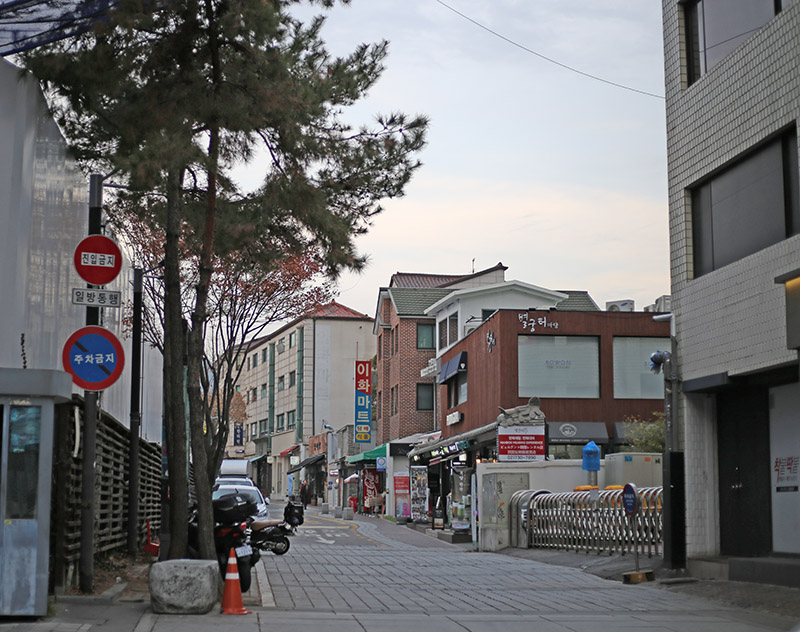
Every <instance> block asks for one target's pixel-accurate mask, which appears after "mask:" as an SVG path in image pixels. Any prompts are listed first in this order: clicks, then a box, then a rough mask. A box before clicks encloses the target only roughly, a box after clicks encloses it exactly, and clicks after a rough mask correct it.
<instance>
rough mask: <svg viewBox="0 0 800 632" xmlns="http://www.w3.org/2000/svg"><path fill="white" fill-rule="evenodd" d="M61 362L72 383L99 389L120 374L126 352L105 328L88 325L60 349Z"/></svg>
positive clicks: (114, 380) (90, 388)
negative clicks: (70, 376)
mask: <svg viewBox="0 0 800 632" xmlns="http://www.w3.org/2000/svg"><path fill="white" fill-rule="evenodd" d="M61 363H62V364H63V365H64V370H65V371H66V372H67V373H70V374H71V375H72V382H73V383H74V384H76V385H77V386H80V387H81V388H83V389H85V390H87V391H102V390H103V389H106V388H108V387H109V386H111V385H112V384H113V383H114V382H116V381H117V379H118V378H119V376H120V375H121V374H122V369H123V367H124V366H125V354H124V352H123V350H122V345H121V344H120V342H119V340H118V339H117V337H116V336H115V335H114V334H112V333H111V332H110V331H108V329H104V328H103V327H95V326H88V327H82V328H81V329H79V330H78V331H76V332H75V333H74V334H72V335H71V336H70V337H69V339H68V340H67V342H66V344H64V350H63V351H62V352H61Z"/></svg>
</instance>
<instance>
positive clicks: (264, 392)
mask: <svg viewBox="0 0 800 632" xmlns="http://www.w3.org/2000/svg"><path fill="white" fill-rule="evenodd" d="M266 396H267V385H266V384H262V385H261V399H264V398H266Z"/></svg>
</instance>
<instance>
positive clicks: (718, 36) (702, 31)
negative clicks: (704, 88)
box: [683, 0, 791, 85]
mask: <svg viewBox="0 0 800 632" xmlns="http://www.w3.org/2000/svg"><path fill="white" fill-rule="evenodd" d="M789 4H791V0H690V1H688V2H684V3H683V18H684V24H685V37H686V41H685V43H684V47H685V49H686V61H687V70H688V76H687V79H688V82H689V85H691V84H692V83H694V82H695V81H697V80H698V79H699V78H700V77H702V76H703V75H704V74H705V73H706V72H708V71H709V70H711V69H712V68H713V67H714V66H715V65H717V64H718V63H719V62H720V61H722V60H723V59H724V58H725V57H727V56H728V55H729V54H730V53H732V52H733V51H734V50H735V49H737V48H739V46H741V45H742V44H743V43H744V42H745V41H747V40H748V39H750V38H751V37H752V36H753V34H754V33H755V32H756V31H757V30H759V29H760V28H761V27H762V26H764V25H765V24H766V23H767V22H769V21H770V20H771V19H772V18H773V17H774V16H775V15H776V14H777V13H778V12H779V11H781V10H782V9H784V8H786V7H787V6H788V5H789Z"/></svg>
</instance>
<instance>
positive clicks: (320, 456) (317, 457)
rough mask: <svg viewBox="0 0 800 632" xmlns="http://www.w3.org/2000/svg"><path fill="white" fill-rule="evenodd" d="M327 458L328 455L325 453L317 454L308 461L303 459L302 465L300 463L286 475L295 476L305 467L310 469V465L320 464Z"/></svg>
mask: <svg viewBox="0 0 800 632" xmlns="http://www.w3.org/2000/svg"><path fill="white" fill-rule="evenodd" d="M325 456H326V455H325V453H324V452H323V453H322V454H315V455H314V456H310V457H308V458H307V459H303V460H302V461H300V463H298V464H297V465H295V466H294V467H292V468H291V469H289V470H287V472H286V473H287V474H294V473H295V472H299V471H300V470H302V469H303V468H304V467H308V466H309V465H313V464H314V463H318V462H319V461H321V460H322V459H324V458H325Z"/></svg>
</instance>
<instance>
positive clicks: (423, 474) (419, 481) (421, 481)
mask: <svg viewBox="0 0 800 632" xmlns="http://www.w3.org/2000/svg"><path fill="white" fill-rule="evenodd" d="M410 482H411V519H412V520H417V521H420V522H426V521H428V520H429V519H430V514H429V511H428V505H429V501H428V468H427V467H426V466H424V465H423V466H419V465H412V466H411V481H410Z"/></svg>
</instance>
